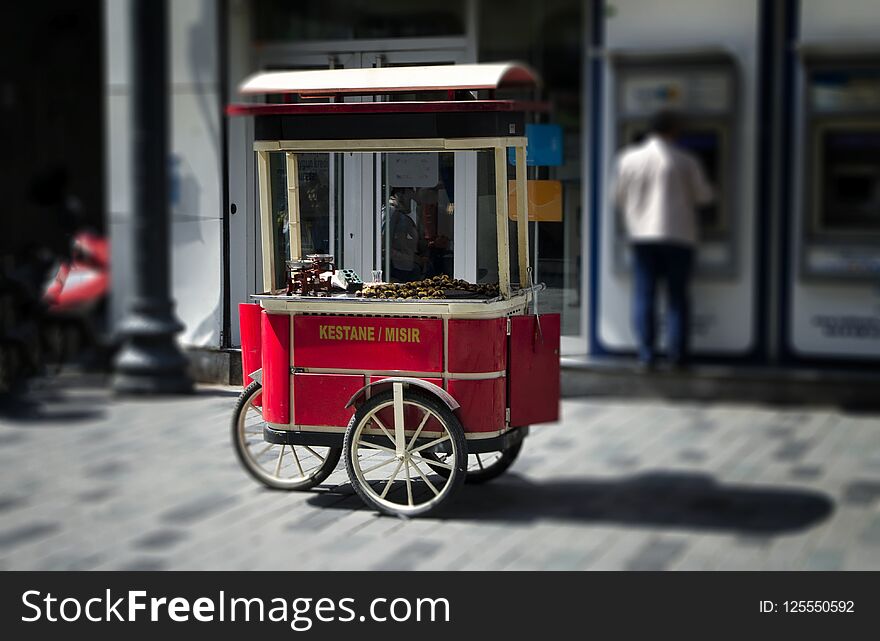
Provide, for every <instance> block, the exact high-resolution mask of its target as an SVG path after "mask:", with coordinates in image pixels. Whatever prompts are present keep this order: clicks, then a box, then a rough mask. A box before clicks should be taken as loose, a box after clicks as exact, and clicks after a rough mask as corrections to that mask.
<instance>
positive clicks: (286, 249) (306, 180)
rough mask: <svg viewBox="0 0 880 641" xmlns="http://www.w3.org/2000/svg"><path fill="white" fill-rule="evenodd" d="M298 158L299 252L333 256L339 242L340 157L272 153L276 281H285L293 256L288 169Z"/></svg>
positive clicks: (271, 204) (270, 157)
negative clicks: (287, 263)
mask: <svg viewBox="0 0 880 641" xmlns="http://www.w3.org/2000/svg"><path fill="white" fill-rule="evenodd" d="M292 159H295V165H296V167H297V175H298V177H299V181H298V184H297V185H296V187H297V189H298V190H299V199H298V204H299V220H300V233H299V251H300V256H307V255H308V254H334V255H336V256H337V258H338V259H339V260H341V259H342V256H341V253H340V252H339V251H338V248H339V246H340V243H339V242H338V238H339V231H338V230H339V229H340V227H339V225H340V218H341V216H340V214H341V212H340V209H339V201H338V193H339V191H338V180H339V179H340V178H341V175H342V174H341V171H342V168H341V163H340V162H339V154H330V153H313V154H310V153H297V154H290V155H288V154H287V153H285V152H273V153H270V154H269V173H270V200H271V203H270V206H271V212H272V229H273V247H274V251H275V282H277V283H283V282H285V279H286V277H285V269H286V264H285V261H287V260H288V259H289V258H290V256H291V247H290V243H291V237H290V208H289V195H290V193H291V191H290V187H291V185H290V183H289V181H288V179H287V175H288V173H287V172H288V167H289V166H290V164H289V163H290V162H291V160H292Z"/></svg>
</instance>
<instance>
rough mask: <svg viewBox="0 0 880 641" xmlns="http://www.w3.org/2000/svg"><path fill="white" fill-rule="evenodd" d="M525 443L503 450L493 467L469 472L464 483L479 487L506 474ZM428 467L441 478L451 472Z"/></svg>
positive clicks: (440, 468)
mask: <svg viewBox="0 0 880 641" xmlns="http://www.w3.org/2000/svg"><path fill="white" fill-rule="evenodd" d="M524 440H525V439H523V441H524ZM523 441H520V442H519V443H516V444H515V445H511V446H510V447H508V448H507V449H506V450H502V452H501V456H500V457H499V458H498V460H497V461H495V462H494V463H492V465H490V466H489V467H486V468H484V469H482V470H479V469H478V470H468V471H467V476H465V479H464V482H465V483H467V484H468V485H479V484H480V483H486V482H488V481H491V480H492V479H495V478H498V477H499V476H501V475H502V474H504V473H505V472H506V471H507V470H508V469H509V468H510V466H511V465H513V462H514V461H515V460H516V457H517V456H519V453H520V451H521V450H522V446H523ZM428 467H430V468H431V469H432V470H434V472H436V473H437V474H439V475H440V476H446V474H448V473H449V470H447V469H446V468H443V467H434V466H432V465H431V464H430V463H428Z"/></svg>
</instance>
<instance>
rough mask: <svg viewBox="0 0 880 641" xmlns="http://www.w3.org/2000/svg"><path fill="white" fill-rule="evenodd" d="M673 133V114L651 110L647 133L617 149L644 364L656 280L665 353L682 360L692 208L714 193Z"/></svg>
mask: <svg viewBox="0 0 880 641" xmlns="http://www.w3.org/2000/svg"><path fill="white" fill-rule="evenodd" d="M680 131H681V120H680V118H679V116H678V115H677V114H675V113H673V112H669V111H662V112H659V113H657V114H656V115H655V116H654V117H653V118H652V121H651V133H650V135H649V136H648V137H647V138H646V139H645V140H644V141H642V142H640V143H638V144H635V145H632V146H630V147H627V148H626V149H624V150H623V151H622V152H621V154H620V156H619V158H618V161H617V166H616V169H615V177H614V180H615V187H614V198H615V204H616V205H617V207H618V209H619V210H620V211H621V213H622V215H623V217H624V222H625V226H626V231H627V235H628V239H629V242H630V243H631V245H632V253H633V272H634V279H635V283H634V290H633V294H634V300H633V324H634V327H635V332H636V336H637V339H638V349H639V361H640V362H641V365H642V366H643V367H644V368H645V369H651V368H653V367H654V365H655V362H656V354H655V346H654V343H655V334H656V326H655V325H656V299H657V287H658V284H659V283H660V282H661V281H665V283H666V289H667V294H668V317H667V326H668V344H669V348H668V352H669V359H670V361H671V363H672V365H673V367H683V366H685V365H686V364H687V361H688V345H689V341H690V292H689V290H690V281H691V273H692V270H693V263H694V252H695V248H696V245H697V240H698V239H697V208H698V207H700V206H703V205H707V204H709V203H710V202H712V199H713V197H714V196H713V193H712V188H711V186H710V185H709V182H708V180H707V179H706V176H705V173H704V172H703V169H702V167H700V163H699V161H698V160H697V159H696V157H694V156H693V155H691V154H690V153H688V152H687V151H685V150H683V149H681V148H679V147H677V146H676V145H675V140H676V138H677V137H678V135H679V133H680Z"/></svg>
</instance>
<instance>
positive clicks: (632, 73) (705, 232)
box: [613, 52, 738, 277]
mask: <svg viewBox="0 0 880 641" xmlns="http://www.w3.org/2000/svg"><path fill="white" fill-rule="evenodd" d="M613 61H614V65H615V78H616V91H615V101H616V105H615V109H614V112H613V113H614V114H615V116H616V121H617V122H616V127H615V133H616V144H615V146H614V147H615V149H617V150H619V149H621V148H623V147H626V146H627V145H631V144H633V143H638V142H640V141H641V140H642V139H643V138H644V137H645V136H646V135H648V133H649V131H648V126H649V122H650V119H651V117H652V116H653V115H654V114H655V113H657V112H658V111H661V110H664V109H668V110H673V111H675V112H676V113H679V114H680V115H681V116H682V120H683V123H684V130H683V131H682V132H681V136H680V137H679V139H678V140H677V144H678V145H680V146H681V147H683V148H685V149H687V150H688V151H689V152H691V153H692V154H694V155H695V156H696V157H697V159H698V160H699V161H700V164H701V166H702V168H703V170H704V171H705V172H706V175H707V177H708V179H709V182H710V184H711V185H712V187H713V189H714V190H715V194H716V200H715V202H714V203H712V204H710V205H708V206H706V207H703V208H702V209H701V210H700V211H699V212H698V214H699V217H700V241H701V242H700V251H699V252H698V258H697V262H698V264H697V272H698V274H699V275H702V276H704V277H707V276H710V277H711V276H714V277H729V276H730V275H732V274H733V273H734V271H735V269H736V265H735V259H736V252H735V247H734V243H733V240H734V235H733V234H731V233H730V232H731V226H732V224H733V221H732V220H731V211H732V209H733V201H734V199H735V197H736V186H735V184H734V175H733V174H734V172H733V169H732V167H733V162H734V144H735V141H736V137H737V131H736V124H737V96H738V91H737V86H736V85H737V77H736V66H735V64H734V60H733V58H732V57H730V56H729V55H728V54H726V53H724V52H713V53H711V54H701V55H693V54H691V55H686V54H678V55H675V54H673V55H668V54H667V55H645V54H630V55H628V54H626V53H620V54H617V55H615V56H614V57H613ZM617 232H618V233H619V234H621V235H622V234H623V232H624V230H623V227H622V224H621V219H620V217H617ZM615 246H616V254H617V256H616V259H617V260H616V266H617V269H619V270H628V269H629V264H628V263H629V259H628V252H626V251H623V248H624V247H625V243H622V242H620V243H616V244H615Z"/></svg>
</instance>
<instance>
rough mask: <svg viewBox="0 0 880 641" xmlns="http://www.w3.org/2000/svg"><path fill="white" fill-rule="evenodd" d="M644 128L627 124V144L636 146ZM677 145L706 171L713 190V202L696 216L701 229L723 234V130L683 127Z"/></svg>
mask: <svg viewBox="0 0 880 641" xmlns="http://www.w3.org/2000/svg"><path fill="white" fill-rule="evenodd" d="M647 133H648V132H647V127H646V126H645V125H642V124H640V125H630V126H628V127H627V128H626V129H625V131H624V140H625V141H626V144H638V143H640V142H642V141H643V140H644V139H645V136H646V135H647ZM676 144H678V146H680V147H682V148H684V149H686V150H688V151H689V152H690V153H692V154H693V155H694V156H696V157H697V160H699V161H700V166H701V167H702V168H703V171H704V172H706V177H707V178H708V180H709V184H710V185H712V189H713V190H714V191H715V202H714V203H712V204H710V205H706V206H704V207H700V208H699V209H698V210H697V215H698V216H699V217H700V229H701V230H702V231H703V232H704V233H708V234H712V233H718V232H720V231H723V229H724V223H725V221H724V220H722V215H721V209H720V207H719V203H720V202H722V199H723V193H722V192H723V188H724V184H723V183H724V181H723V175H722V174H723V171H722V157H721V154H722V129H721V128H720V127H706V126H704V127H690V128H685V129H684V130H683V131H682V132H681V133H680V134H679V137H678V140H677V141H676Z"/></svg>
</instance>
